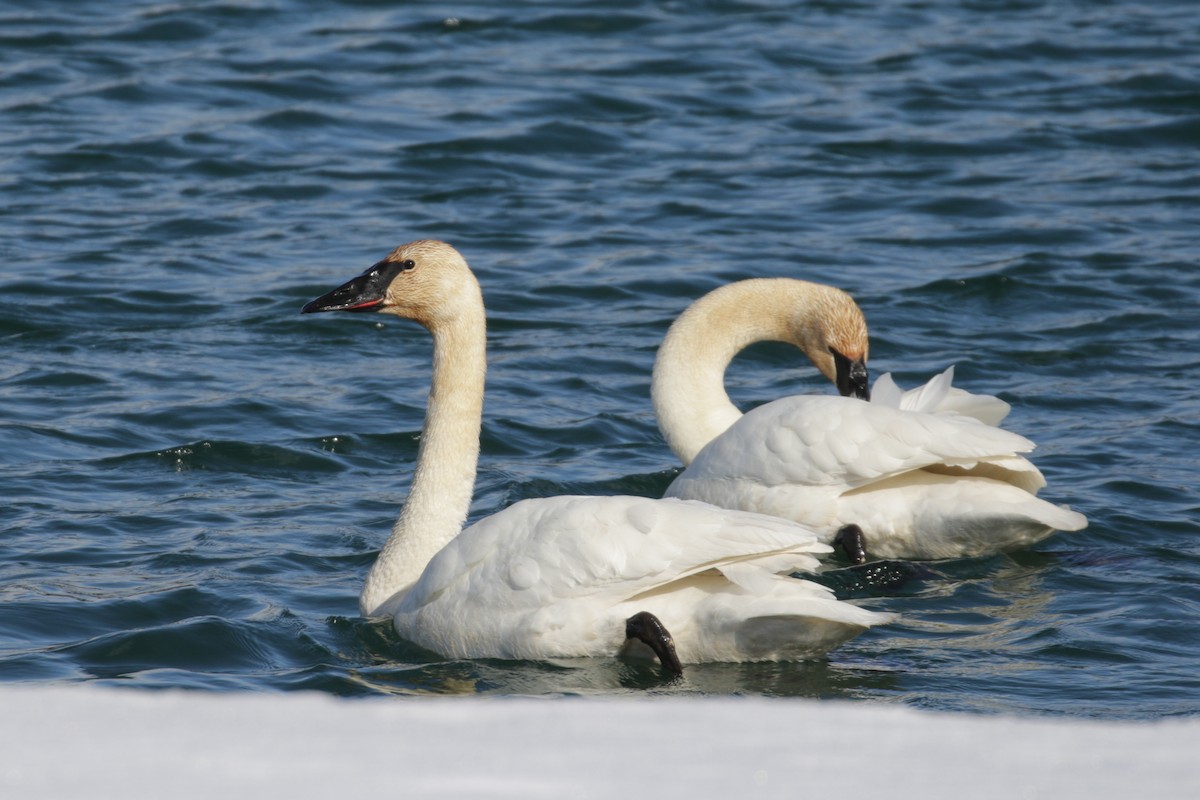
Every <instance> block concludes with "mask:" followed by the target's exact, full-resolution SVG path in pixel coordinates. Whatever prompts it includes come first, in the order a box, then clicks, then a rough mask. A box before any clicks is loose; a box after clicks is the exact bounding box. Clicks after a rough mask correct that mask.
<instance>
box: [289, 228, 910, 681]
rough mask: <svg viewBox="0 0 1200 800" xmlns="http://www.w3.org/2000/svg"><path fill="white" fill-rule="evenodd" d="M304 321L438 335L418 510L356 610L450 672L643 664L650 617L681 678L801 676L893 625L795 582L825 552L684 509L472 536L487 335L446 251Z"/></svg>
mask: <svg viewBox="0 0 1200 800" xmlns="http://www.w3.org/2000/svg"><path fill="white" fill-rule="evenodd" d="M303 310H304V311H305V312H314V311H337V310H342V311H382V312H386V313H392V314H395V315H397V316H401V317H404V318H408V319H413V320H416V321H417V322H419V323H420V324H422V325H423V326H424V327H426V328H427V329H428V330H429V331H430V332H431V333H432V335H433V339H434V354H433V381H432V387H431V390H430V394H429V404H428V408H427V412H426V419H425V424H424V427H423V429H422V435H421V442H420V447H419V452H418V457H417V467H416V471H415V474H414V476H413V480H412V485H411V488H410V492H409V496H408V500H407V501H406V502H405V505H404V508H403V510H402V511H401V514H400V517H399V519H398V520H397V521H396V524H395V526H394V528H393V530H392V534H391V536H390V537H389V539H388V541H387V543H386V544H385V545H384V547H383V550H382V551H381V553H380V555H379V558H378V559H377V561H376V563H375V564H374V566H373V567H372V569H371V572H370V574H369V575H368V577H367V581H366V584H365V585H364V587H363V592H362V596H361V598H360V606H361V609H362V612H363V614H364V615H366V616H387V617H391V618H392V621H393V624H394V625H395V628H396V630H397V632H398V633H399V634H400V635H401V636H402V637H404V638H405V639H408V640H410V641H412V642H414V643H416V644H419V645H421V646H423V647H425V648H428V649H430V650H433V651H435V652H437V653H440V654H442V655H443V656H448V657H455V658H458V657H461V658H481V657H492V658H523V659H544V658H566V657H579V656H614V655H618V654H620V653H633V654H641V655H644V654H646V653H648V652H651V650H650V649H648V648H647V647H646V646H645V645H643V642H644V641H645V642H650V638H631V636H632V634H630V630H632V629H633V625H634V622H635V620H641V621H644V619H645V618H647V615H651V616H650V618H651V619H652V620H653V622H654V623H655V624H656V625H657V624H661V626H663V627H665V632H669V633H666V634H665V635H664V636H660V637H659V638H658V644H659V645H661V644H662V643H663V642H666V644H667V646H668V647H669V648H673V653H674V654H675V655H677V657H678V661H679V662H684V663H687V662H704V661H754V660H785V659H786V660H795V659H806V658H813V657H816V656H819V655H821V654H823V653H825V652H826V651H828V650H829V649H830V648H832V647H835V646H837V645H838V644H841V643H842V642H844V641H846V640H847V639H849V638H851V637H853V636H855V635H857V634H858V633H860V632H862V631H863V630H865V629H866V628H868V627H870V626H871V625H874V624H878V623H880V622H884V621H886V620H887V619H889V618H890V615H887V614H878V613H874V612H871V611H867V610H865V609H862V608H859V607H857V606H853V605H850V604H848V603H843V602H841V601H838V600H836V599H835V598H834V597H833V595H832V593H831V592H830V591H829V590H827V589H825V588H824V587H822V586H819V585H817V584H814V583H811V582H809V581H804V580H798V579H794V578H791V577H788V576H787V575H786V574H785V573H788V572H791V571H796V570H812V569H815V568H816V566H817V563H818V562H817V560H816V555H817V554H821V553H823V552H826V551H828V550H829V549H830V548H829V547H828V546H827V545H825V544H822V543H820V542H819V541H818V540H817V537H816V535H815V534H814V533H813V532H812V531H810V530H808V529H807V528H804V527H802V526H800V525H797V524H795V523H792V522H789V521H786V520H782V519H778V518H773V517H769V516H764V515H758V514H753V513H747V512H740V511H730V510H726V509H719V508H715V507H713V506H711V505H707V504H704V503H697V502H691V501H683V500H670V499H668V500H652V499H648V498H641V497H553V498H543V499H533V500H525V501H522V502H520V503H516V504H514V505H512V506H510V507H508V508H506V509H504V510H503V511H500V512H498V513H496V514H493V515H491V516H489V517H487V518H485V519H483V520H480V521H479V522H477V523H475V524H473V525H471V526H469V527H467V528H466V529H463V523H464V521H465V519H466V516H467V511H468V507H469V505H470V501H471V494H472V491H473V486H474V480H475V470H476V465H477V461H478V454H479V433H480V427H481V419H482V403H483V388H484V374H485V371H486V346H485V340H486V323H485V315H484V307H483V300H482V296H481V293H480V290H479V285H478V283H477V282H476V280H475V277H474V275H473V274H472V273H471V271H470V269H469V267H468V266H467V264H466V262H465V260H463V258H462V256H461V255H460V254H459V253H458V251H456V250H455V249H454V248H452V247H451V246H450V245H448V244H445V243H443V242H434V241H418V242H412V243H410V244H407V245H403V246H401V247H399V248H397V249H396V250H394V251H393V252H392V253H391V254H390V255H389V256H388V257H387V258H385V259H384V260H383V261H380V262H379V263H377V264H376V265H374V266H373V267H371V268H370V269H368V270H367V271H366V272H365V273H363V274H362V275H360V276H359V277H357V278H355V279H353V280H351V281H349V282H347V283H346V284H344V285H343V286H341V287H338V288H337V289H335V290H333V291H332V292H329V293H327V294H326V295H323V296H322V297H320V298H318V299H316V300H314V301H312V302H311V303H309V304H307V305H306V306H305V307H304V309H303ZM640 624H641V622H639V625H640ZM651 638H652V637H651ZM651 646H652V647H653V646H654V644H651ZM653 652H654V653H657V654H658V655H659V657H660V658H662V659H663V663H664V664H667V660H666V658H665V657H664V656H663V654H662V653H661V652H660V650H658V649H654V650H653Z"/></svg>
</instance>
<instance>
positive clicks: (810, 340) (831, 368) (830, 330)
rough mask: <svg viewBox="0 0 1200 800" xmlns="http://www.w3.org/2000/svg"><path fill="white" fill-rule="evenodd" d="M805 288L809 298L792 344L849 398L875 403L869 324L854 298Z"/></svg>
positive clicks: (792, 330)
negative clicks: (870, 377) (869, 365)
mask: <svg viewBox="0 0 1200 800" xmlns="http://www.w3.org/2000/svg"><path fill="white" fill-rule="evenodd" d="M797 283H802V284H804V289H805V293H806V294H808V295H809V297H808V298H807V300H808V302H806V303H804V304H803V305H802V306H801V307H800V309H799V310H798V311H797V313H795V314H793V315H792V317H791V319H790V321H789V325H788V328H789V331H788V332H789V338H790V341H791V343H792V344H794V345H795V346H796V347H798V348H800V349H801V350H803V351H804V353H805V354H806V355H807V356H808V357H809V358H810V359H811V360H812V362H813V364H814V365H816V367H817V369H819V370H821V374H823V375H824V376H825V377H826V378H828V379H829V380H830V381H831V382H832V383H833V384H834V385H835V386H836V387H837V389H838V392H839V393H840V394H842V395H843V396H845V397H857V398H859V399H862V400H869V399H871V393H870V387H869V386H868V373H867V354H868V340H867V320H866V317H865V316H863V312H862V309H861V308H859V307H858V303H856V302H854V299H853V298H852V297H850V295H848V294H846V293H845V292H843V291H842V290H841V289H837V288H835V287H833V286H826V285H824V284H819V283H808V282H807V281H802V282H801V281H798V282H797Z"/></svg>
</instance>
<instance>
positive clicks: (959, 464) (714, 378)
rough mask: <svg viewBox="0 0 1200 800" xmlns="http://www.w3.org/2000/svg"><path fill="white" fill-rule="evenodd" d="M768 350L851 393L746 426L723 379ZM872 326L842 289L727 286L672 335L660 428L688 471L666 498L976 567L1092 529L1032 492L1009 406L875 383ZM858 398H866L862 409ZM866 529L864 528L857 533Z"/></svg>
mask: <svg viewBox="0 0 1200 800" xmlns="http://www.w3.org/2000/svg"><path fill="white" fill-rule="evenodd" d="M764 340H775V341H782V342H787V343H790V344H793V345H795V346H796V347H798V348H799V349H801V350H802V351H803V352H804V353H805V354H806V355H807V356H808V357H809V358H810V359H811V360H812V362H813V364H815V365H816V366H817V368H818V369H819V370H821V372H822V373H823V374H824V375H825V376H826V377H828V378H829V379H830V380H831V381H833V382H834V383H835V384H836V385H837V386H838V388H839V390H840V391H841V393H842V394H843V395H851V396H849V397H847V396H843V397H837V396H816V395H800V396H793V397H786V398H783V399H781V400H776V401H774V402H772V403H768V404H766V405H763V406H760V407H759V408H756V409H754V410H752V411H750V412H749V413H747V414H745V415H744V416H743V415H742V413H741V412H740V411H738V409H737V408H736V407H735V406H734V405H733V403H732V401H730V399H729V396H728V395H727V394H726V393H725V387H724V374H725V369H726V367H727V366H728V365H729V363H730V362H731V361H732V360H733V357H734V356H735V355H736V354H737V353H738V352H739V351H740V350H742V349H743V348H745V347H747V346H748V345H750V344H752V343H754V342H758V341H764ZM866 361H867V326H866V321H865V320H864V318H863V314H862V311H861V310H860V309H859V307H858V305H857V304H856V303H855V302H854V301H853V300H852V299H851V298H850V296H849V295H847V294H846V293H845V292H843V291H841V290H839V289H835V288H833V287H830V286H824V285H821V284H815V283H809V282H807V281H800V280H793V279H788V278H778V279H753V280H746V281H740V282H737V283H733V284H729V285H727V286H723V287H721V288H719V289H716V290H714V291H712V292H710V293H709V294H707V295H705V296H704V297H702V298H700V299H699V300H697V301H696V302H695V303H693V304H692V305H691V306H690V307H689V308H688V309H687V310H686V311H684V313H683V314H682V315H680V317H679V318H678V319H677V320H676V321H675V323H674V324H672V326H671V328H670V330H669V331H668V332H667V336H666V338H665V339H664V341H663V344H662V346H661V347H660V349H659V351H658V356H657V358H656V360H655V364H654V378H653V384H652V396H653V400H654V410H655V413H656V414H657V416H658V423H659V428H660V429H661V431H662V433H663V436H664V438H665V439H666V440H667V443H668V444H669V445H670V447H671V449H672V450H673V451H674V452H675V454H676V455H677V456H679V458H680V460H682V461H683V463H684V466H685V467H686V469H685V470H684V471H683V473H681V474H680V475H679V476H678V477H677V478H676V479H675V481H674V482H673V483H672V484H671V486H670V487H669V488H668V489H667V492H666V494H667V496H668V497H678V498H688V499H695V500H703V501H706V502H709V503H713V504H715V505H719V506H723V507H725V508H740V509H744V510H748V511H758V512H762V513H766V514H771V515H774V516H779V517H784V518H786V519H792V520H796V521H798V522H801V523H802V524H804V525H807V526H809V527H812V528H813V529H814V530H816V531H817V533H818V535H820V536H821V538H822V540H823V541H826V542H832V541H838V539H839V532H840V531H843V529H845V532H846V533H848V534H860V533H861V535H859V536H854V535H851V536H848V537H846V538H847V540H848V541H845V542H843V544H845V545H846V547H847V552H848V553H849V554H850V556H851V558H852V560H855V561H859V562H861V561H863V560H865V558H866V553H865V552H864V545H863V542H862V538H861V536H863V535H865V538H866V541H867V542H869V547H870V551H871V554H872V555H873V556H875V557H881V558H911V559H936V558H954V557H962V556H977V555H985V554H990V553H995V552H999V551H1003V550H1010V549H1014V548H1019V547H1024V546H1027V545H1030V544H1032V543H1034V542H1037V541H1039V540H1041V539H1043V538H1045V537H1046V536H1049V535H1050V534H1051V533H1053V532H1054V531H1055V530H1079V529H1081V528H1083V527H1085V526H1086V525H1087V519H1086V518H1085V517H1084V516H1083V515H1082V514H1079V513H1077V512H1074V511H1071V510H1070V509H1068V508H1065V507H1060V506H1056V505H1053V504H1051V503H1047V502H1046V501H1044V500H1040V499H1038V498H1037V497H1036V496H1035V493H1036V492H1037V490H1038V489H1040V488H1042V487H1043V486H1045V483H1046V482H1045V479H1044V478H1043V477H1042V474H1041V472H1039V471H1038V469H1037V468H1036V467H1034V466H1033V464H1031V463H1030V462H1029V461H1028V460H1026V459H1025V458H1024V457H1023V456H1022V455H1021V454H1023V453H1028V452H1030V451H1031V450H1033V448H1034V445H1033V443H1032V442H1030V441H1029V440H1028V439H1025V438H1024V437H1021V436H1018V435H1017V434H1015V433H1011V432H1008V431H1004V430H1001V429H999V428H997V427H993V426H994V425H996V424H998V423H999V422H1000V420H1001V419H1003V418H1004V416H1005V414H1007V413H1008V404H1007V403H1004V402H1003V401H1001V400H999V399H997V398H995V397H989V396H986V395H973V394H970V393H968V392H964V391H962V390H959V389H955V388H953V387H952V386H951V385H950V382H951V379H952V376H953V371H952V369H951V370H947V371H946V372H945V373H943V374H942V375H939V376H938V377H936V378H934V379H933V380H931V381H930V382H929V383H928V384H926V385H925V386H923V387H920V388H918V389H914V390H912V391H909V392H901V391H900V389H899V388H898V387H896V385H895V383H894V382H893V381H892V380H891V377H890V376H887V375H885V376H883V377H882V378H880V380H879V381H877V382H876V385H875V397H874V398H873V399H872V402H863V400H864V399H868V398H869V393H868V392H867V390H866V382H867V370H866ZM856 398H861V399H856ZM854 526H857V529H861V532H860V531H859V530H856V528H855V527H854Z"/></svg>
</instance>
